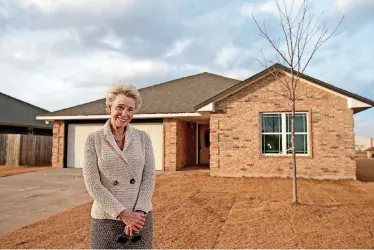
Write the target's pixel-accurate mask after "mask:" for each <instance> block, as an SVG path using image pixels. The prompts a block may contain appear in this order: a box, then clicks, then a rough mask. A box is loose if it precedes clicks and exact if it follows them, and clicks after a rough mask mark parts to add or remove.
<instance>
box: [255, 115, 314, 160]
mask: <svg viewBox="0 0 374 250" xmlns="http://www.w3.org/2000/svg"><path fill="white" fill-rule="evenodd" d="M291 113H292V112H291V111H279V112H260V115H259V118H260V119H259V120H260V126H259V128H260V156H278V157H279V156H281V157H292V154H287V134H288V133H287V131H286V130H287V124H286V123H287V118H286V114H291ZM275 114H281V119H282V120H281V123H282V132H280V133H279V132H274V133H269V132H264V133H263V132H262V116H263V115H275ZM295 114H305V115H306V128H307V132H306V135H307V149H308V150H307V153H306V154H301V153H296V156H297V157H311V156H312V143H311V129H312V127H311V122H310V117H311V115H310V111H297V112H295ZM266 134H280V135H282V152H281V153H279V154H276V153H263V151H262V150H263V149H262V145H263V144H262V140H263V138H262V135H266ZM289 134H290V133H289ZM297 134H305V132H295V135H297ZM283 138H284V139H283Z"/></svg>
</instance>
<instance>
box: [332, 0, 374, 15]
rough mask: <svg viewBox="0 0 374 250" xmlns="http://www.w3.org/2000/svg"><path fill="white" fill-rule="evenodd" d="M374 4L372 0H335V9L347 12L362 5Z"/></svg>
mask: <svg viewBox="0 0 374 250" xmlns="http://www.w3.org/2000/svg"><path fill="white" fill-rule="evenodd" d="M370 5H371V6H374V1H372V0H333V6H334V10H335V11H336V12H338V13H342V14H343V13H347V12H349V11H351V10H352V9H355V8H357V7H361V6H370Z"/></svg>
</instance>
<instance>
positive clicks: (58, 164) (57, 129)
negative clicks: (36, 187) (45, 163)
mask: <svg viewBox="0 0 374 250" xmlns="http://www.w3.org/2000/svg"><path fill="white" fill-rule="evenodd" d="M64 142H65V122H64V121H54V123H53V140H52V167H55V168H63V167H64Z"/></svg>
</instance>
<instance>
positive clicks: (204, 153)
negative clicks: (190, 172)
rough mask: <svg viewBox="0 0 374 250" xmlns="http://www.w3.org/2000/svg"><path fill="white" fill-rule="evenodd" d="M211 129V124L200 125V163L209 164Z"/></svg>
mask: <svg viewBox="0 0 374 250" xmlns="http://www.w3.org/2000/svg"><path fill="white" fill-rule="evenodd" d="M209 146H210V130H209V124H200V125H199V164H209V158H210V154H209Z"/></svg>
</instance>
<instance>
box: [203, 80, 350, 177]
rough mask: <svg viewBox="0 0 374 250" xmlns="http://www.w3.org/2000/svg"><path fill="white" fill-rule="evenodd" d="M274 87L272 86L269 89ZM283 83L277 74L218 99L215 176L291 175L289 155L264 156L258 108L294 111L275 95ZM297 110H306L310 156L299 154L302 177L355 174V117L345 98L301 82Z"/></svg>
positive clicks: (214, 130) (213, 137)
mask: <svg viewBox="0 0 374 250" xmlns="http://www.w3.org/2000/svg"><path fill="white" fill-rule="evenodd" d="M269 90H271V91H269ZM274 92H282V85H281V83H280V82H278V81H274V79H273V78H271V77H267V78H264V79H261V80H259V81H258V82H256V83H255V84H253V85H251V86H250V87H246V88H244V89H242V90H240V91H239V92H237V93H235V94H233V95H231V96H229V97H227V98H226V99H224V100H222V101H220V102H218V103H217V106H216V111H217V112H216V113H214V114H211V121H210V127H211V162H210V168H211V172H212V175H221V176H282V177H286V176H290V175H291V169H292V159H291V157H290V156H262V155H261V151H260V149H261V137H260V112H284V111H291V109H290V106H289V105H288V103H287V99H285V98H284V97H282V96H280V95H277V94H275V93H274ZM297 93H298V96H299V97H302V100H300V101H297V104H296V107H297V108H296V109H297V111H308V113H309V122H310V124H309V125H310V126H309V127H308V129H309V131H310V139H311V140H310V146H311V148H309V150H310V152H311V155H310V156H307V157H305V156H298V157H297V171H298V176H299V177H308V178H309V177H312V178H318V179H338V178H344V179H346V178H352V179H355V178H356V164H355V161H353V160H351V159H349V157H348V156H352V157H353V156H354V154H355V149H354V144H355V143H354V132H353V127H354V120H353V112H352V110H350V109H348V108H347V101H346V99H344V98H342V97H340V96H337V95H334V94H332V93H330V92H327V91H324V90H322V89H320V88H317V87H314V86H311V85H309V84H306V83H304V82H299V85H298V89H297Z"/></svg>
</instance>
